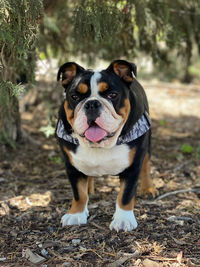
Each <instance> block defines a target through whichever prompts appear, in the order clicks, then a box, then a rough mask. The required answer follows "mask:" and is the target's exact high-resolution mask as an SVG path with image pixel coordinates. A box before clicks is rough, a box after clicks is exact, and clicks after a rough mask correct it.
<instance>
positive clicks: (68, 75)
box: [62, 64, 77, 86]
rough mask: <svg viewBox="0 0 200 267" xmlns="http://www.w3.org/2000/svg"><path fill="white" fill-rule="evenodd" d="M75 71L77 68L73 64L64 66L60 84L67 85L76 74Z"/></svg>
mask: <svg viewBox="0 0 200 267" xmlns="http://www.w3.org/2000/svg"><path fill="white" fill-rule="evenodd" d="M76 72H77V70H76V65H75V64H72V65H71V66H69V67H67V68H65V71H64V72H63V77H64V78H65V79H64V80H63V81H62V85H63V86H64V85H67V84H68V83H69V82H70V81H71V80H72V79H73V78H74V77H75V76H76Z"/></svg>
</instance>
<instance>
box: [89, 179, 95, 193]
mask: <svg viewBox="0 0 200 267" xmlns="http://www.w3.org/2000/svg"><path fill="white" fill-rule="evenodd" d="M88 193H89V194H90V195H94V177H91V176H89V177H88Z"/></svg>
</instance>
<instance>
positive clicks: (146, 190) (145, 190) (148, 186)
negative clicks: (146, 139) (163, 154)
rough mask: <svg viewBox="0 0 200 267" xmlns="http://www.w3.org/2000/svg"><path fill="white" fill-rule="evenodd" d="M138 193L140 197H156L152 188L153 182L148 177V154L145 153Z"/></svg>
mask: <svg viewBox="0 0 200 267" xmlns="http://www.w3.org/2000/svg"><path fill="white" fill-rule="evenodd" d="M138 191H139V194H141V195H152V196H153V197H155V196H156V195H157V190H156V188H155V187H154V186H153V182H152V179H151V176H150V161H149V153H146V155H145V157H144V161H143V164H142V169H141V173H140V180H139V188H138Z"/></svg>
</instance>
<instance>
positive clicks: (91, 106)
mask: <svg viewBox="0 0 200 267" xmlns="http://www.w3.org/2000/svg"><path fill="white" fill-rule="evenodd" d="M100 107H101V103H100V102H99V101H98V100H89V101H88V102H86V103H85V109H86V111H96V110H98V109H99V108H100Z"/></svg>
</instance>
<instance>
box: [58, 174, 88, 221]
mask: <svg viewBox="0 0 200 267" xmlns="http://www.w3.org/2000/svg"><path fill="white" fill-rule="evenodd" d="M69 180H70V182H71V185H72V189H73V193H74V197H73V199H72V205H71V208H70V209H69V211H68V213H66V214H65V215H64V216H63V217H62V219H61V222H62V226H65V225H80V224H86V223H87V217H88V215H89V212H88V208H87V203H88V178H87V177H84V178H75V179H74V178H73V177H71V178H70V177H69Z"/></svg>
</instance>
